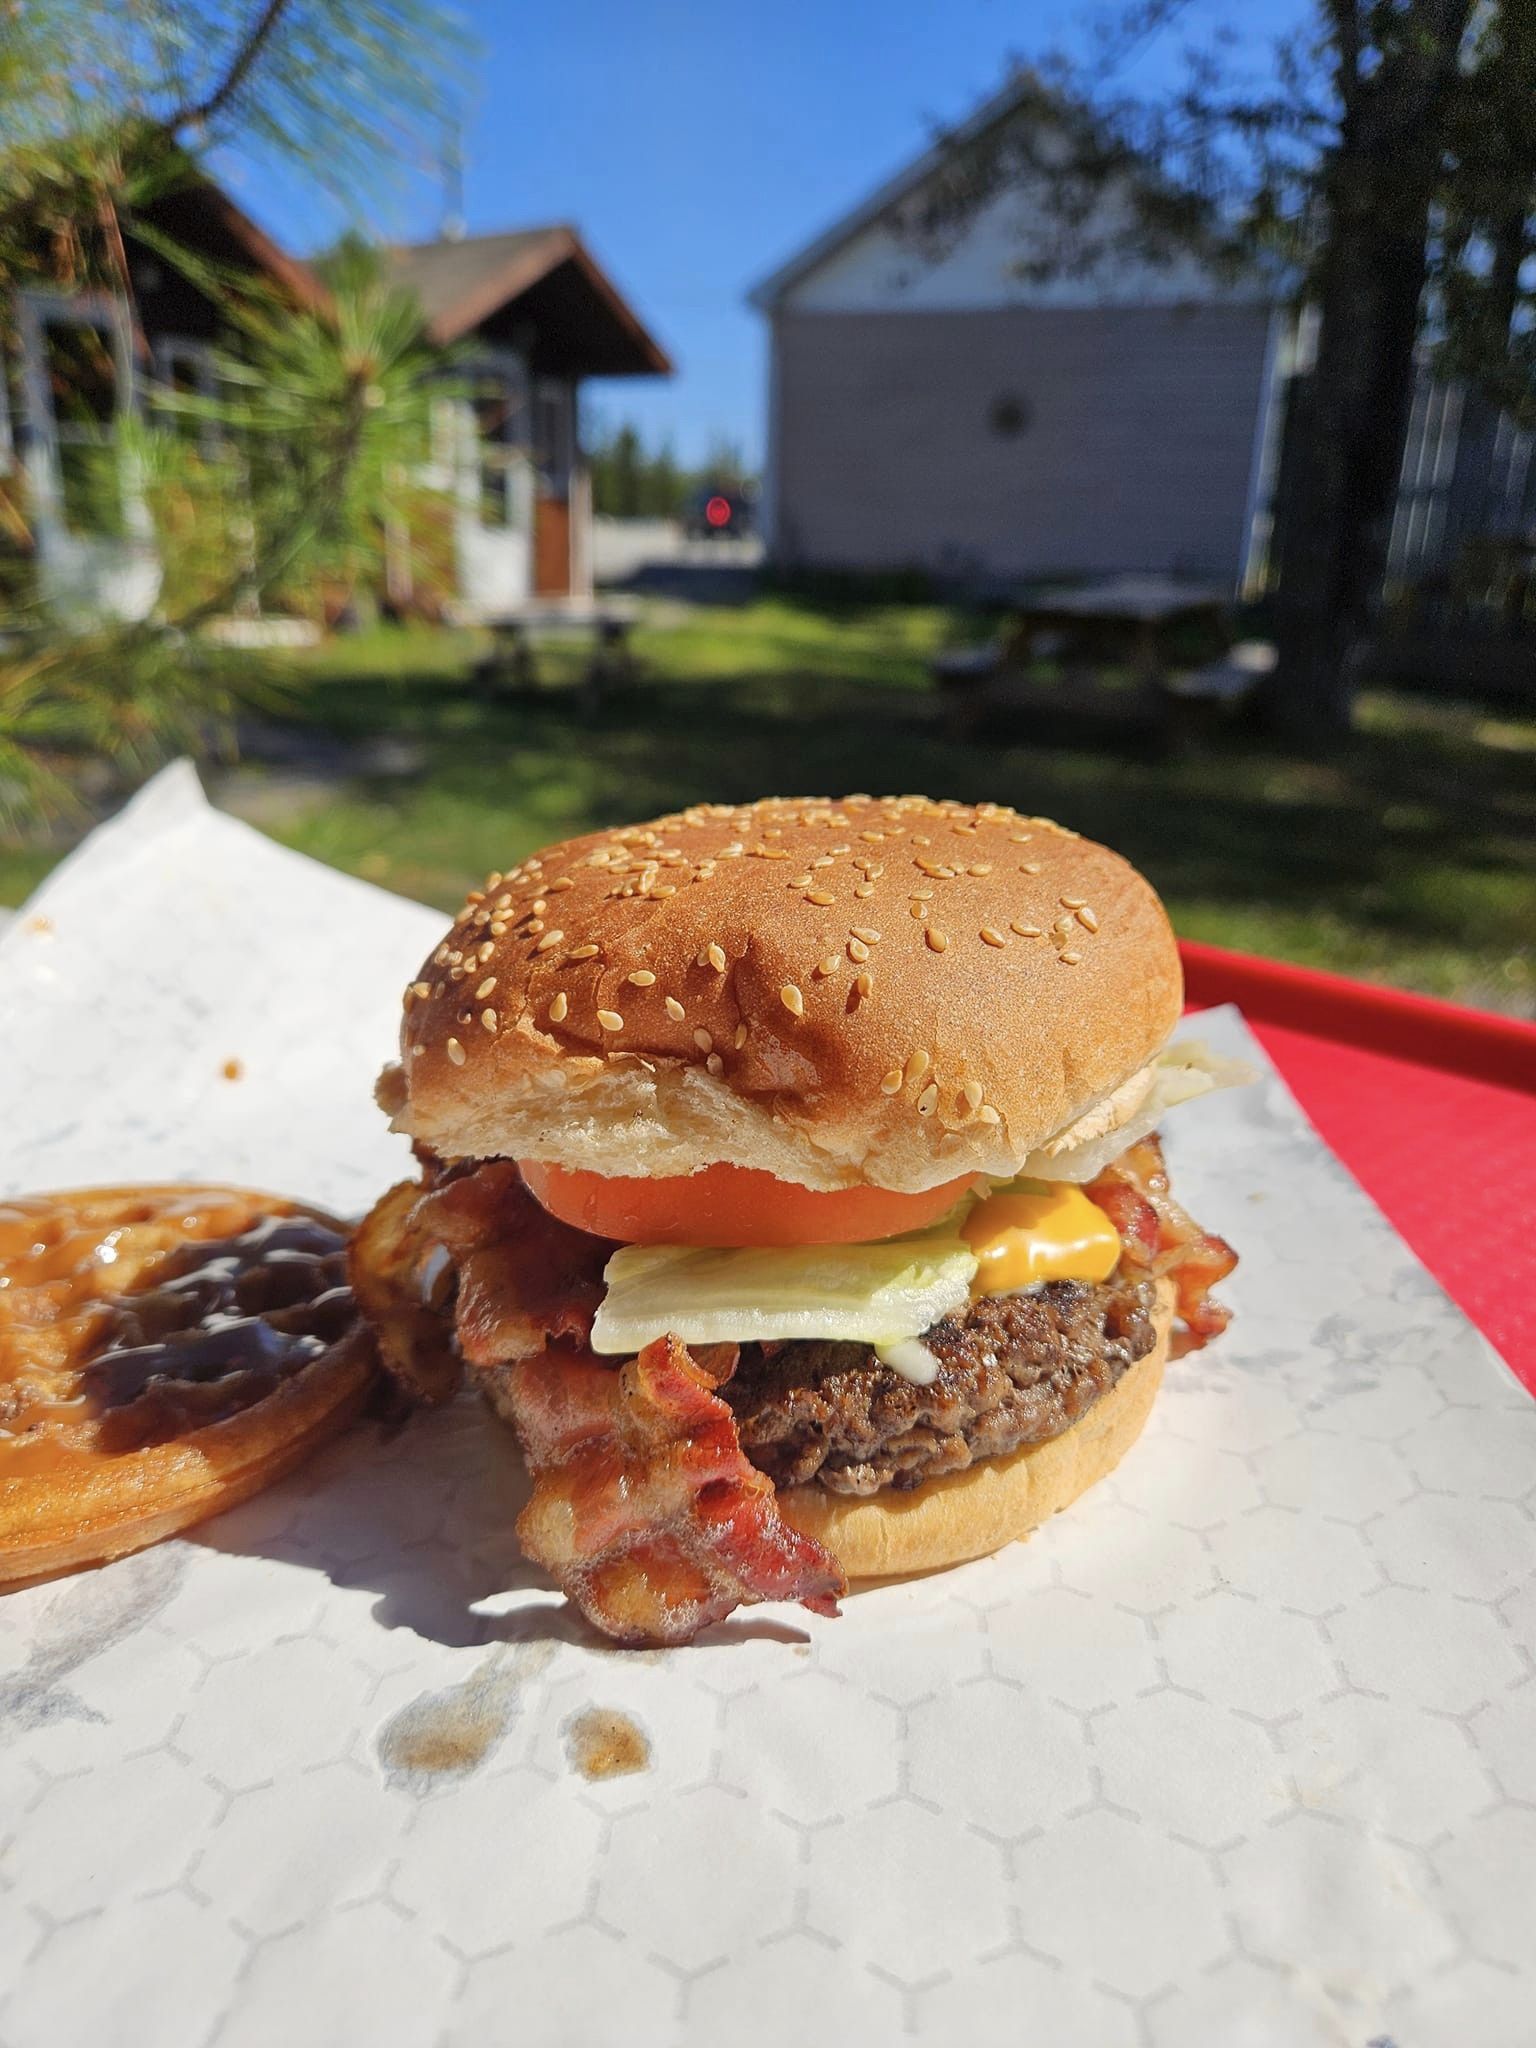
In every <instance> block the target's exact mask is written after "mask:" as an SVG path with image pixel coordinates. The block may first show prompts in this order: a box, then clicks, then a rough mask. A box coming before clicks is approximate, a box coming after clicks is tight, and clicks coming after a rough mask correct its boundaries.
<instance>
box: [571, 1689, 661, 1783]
mask: <svg viewBox="0 0 1536 2048" xmlns="http://www.w3.org/2000/svg"><path fill="white" fill-rule="evenodd" d="M562 1732H563V1734H564V1736H565V1753H566V1755H567V1757H568V1758H569V1759H570V1763H571V1768H572V1769H573V1770H577V1771H580V1773H581V1775H582V1776H583V1777H584V1778H589V1779H597V1778H627V1777H629V1776H630V1775H631V1774H632V1773H634V1772H635V1771H644V1770H648V1769H649V1768H650V1762H651V1743H650V1738H649V1736H648V1735H647V1734H646V1732H645V1730H644V1729H643V1728H642V1727H641V1726H640V1725H639V1723H638V1722H637V1721H632V1720H631V1719H630V1718H629V1716H628V1714H621V1713H619V1712H618V1711H617V1709H616V1708H613V1707H586V1708H584V1709H583V1710H582V1712H581V1713H579V1714H573V1715H572V1716H571V1718H570V1720H569V1721H567V1722H566V1724H565V1727H564V1729H563V1731H562Z"/></svg>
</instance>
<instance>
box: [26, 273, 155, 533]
mask: <svg viewBox="0 0 1536 2048" xmlns="http://www.w3.org/2000/svg"><path fill="white" fill-rule="evenodd" d="M20 313H21V322H20V332H21V336H22V350H23V365H24V371H23V374H24V380H25V385H26V391H27V424H28V428H29V430H30V432H31V434H32V436H33V446H34V449H35V455H34V456H33V458H32V459H31V460H30V461H29V468H32V469H33V479H34V485H36V486H40V498H41V500H42V504H43V507H44V508H45V509H46V510H47V511H48V512H51V513H52V515H53V516H54V517H55V518H57V520H58V521H59V523H60V524H61V525H62V526H63V527H64V528H65V529H66V530H67V531H68V532H70V533H75V534H80V535H98V536H101V537H104V538H114V539H115V538H121V537H122V535H123V534H124V532H125V531H126V524H127V518H128V510H129V506H128V495H127V491H126V488H125V478H124V473H123V464H122V458H121V453H120V451H119V449H118V447H117V442H116V434H115V431H114V430H115V427H116V423H117V420H118V418H119V416H120V415H121V414H122V413H123V412H124V411H125V410H126V409H127V407H128V405H129V404H130V403H131V391H130V388H129V367H130V366H129V358H128V354H127V340H126V332H125V330H124V327H123V322H122V316H121V310H120V309H119V308H117V307H115V306H113V305H110V304H109V303H107V302H105V301H103V300H100V299H97V298H86V297H84V296H82V297H81V298H80V299H79V300H77V301H74V302H73V303H72V302H71V301H69V300H68V299H66V298H64V297H61V296H59V295H57V294H48V293H36V294H24V295H23V297H22V301H21V307H20ZM34 465H35V467H34Z"/></svg>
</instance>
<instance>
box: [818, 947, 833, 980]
mask: <svg viewBox="0 0 1536 2048" xmlns="http://www.w3.org/2000/svg"><path fill="white" fill-rule="evenodd" d="M815 971H816V973H817V974H818V975H819V976H820V978H821V979H822V980H823V981H825V980H826V978H827V976H828V975H829V974H836V972H837V955H836V954H835V953H828V954H827V955H826V957H825V958H824V959H821V960H818V961H817V962H816V970H815Z"/></svg>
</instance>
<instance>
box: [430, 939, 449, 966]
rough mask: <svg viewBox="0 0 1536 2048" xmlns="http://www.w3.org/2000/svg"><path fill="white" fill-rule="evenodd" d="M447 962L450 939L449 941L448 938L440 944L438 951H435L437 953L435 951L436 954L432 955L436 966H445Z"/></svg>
mask: <svg viewBox="0 0 1536 2048" xmlns="http://www.w3.org/2000/svg"><path fill="white" fill-rule="evenodd" d="M447 962H448V941H447V940H446V939H444V941H443V943H442V944H441V945H440V946H439V947H438V949H437V951H436V952H435V953H434V954H433V955H432V964H433V966H434V967H444V966H446V965H447Z"/></svg>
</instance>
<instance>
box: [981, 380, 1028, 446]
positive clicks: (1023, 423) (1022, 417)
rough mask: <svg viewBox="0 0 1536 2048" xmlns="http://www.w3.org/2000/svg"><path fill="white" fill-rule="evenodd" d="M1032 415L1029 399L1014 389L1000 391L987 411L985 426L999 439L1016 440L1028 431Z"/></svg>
mask: <svg viewBox="0 0 1536 2048" xmlns="http://www.w3.org/2000/svg"><path fill="white" fill-rule="evenodd" d="M1032 417H1033V415H1032V413H1031V411H1030V406H1029V400H1028V399H1027V398H1020V397H1019V395H1018V393H1017V392H1015V391H1004V392H1001V393H1000V394H999V395H998V396H997V397H996V398H994V399H993V401H992V403H991V406H990V407H989V408H988V411H987V426H988V427H989V429H990V430H991V432H992V434H993V435H994V436H995V437H996V439H997V440H999V441H1017V440H1018V439H1019V438H1020V436H1021V435H1023V434H1026V433H1028V431H1029V426H1030V421H1031V419H1032Z"/></svg>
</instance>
